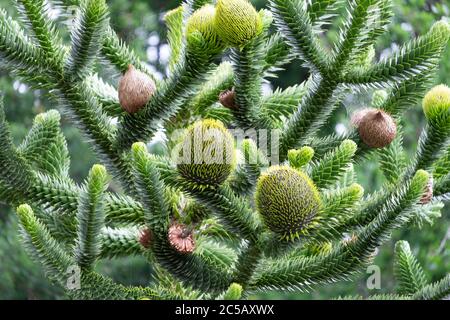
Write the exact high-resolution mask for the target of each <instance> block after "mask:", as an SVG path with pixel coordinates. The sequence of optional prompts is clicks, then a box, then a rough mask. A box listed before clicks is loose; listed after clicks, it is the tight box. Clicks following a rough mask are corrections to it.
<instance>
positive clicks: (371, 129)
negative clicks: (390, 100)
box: [355, 109, 397, 148]
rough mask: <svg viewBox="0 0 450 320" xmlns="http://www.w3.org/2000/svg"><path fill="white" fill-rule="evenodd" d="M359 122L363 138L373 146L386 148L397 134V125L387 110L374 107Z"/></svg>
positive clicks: (359, 130)
mask: <svg viewBox="0 0 450 320" xmlns="http://www.w3.org/2000/svg"><path fill="white" fill-rule="evenodd" d="M355 122H356V123H358V132H359V136H360V138H361V140H362V141H363V142H364V143H365V144H366V145H368V146H369V147H371V148H384V147H385V146H387V145H389V144H390V143H391V142H392V140H394V138H395V136H396V135H397V125H396V124H395V121H394V119H393V118H392V117H391V116H390V115H389V114H387V113H386V112H384V111H382V110H379V109H374V110H368V111H367V112H366V113H365V114H364V115H363V116H362V117H361V119H360V120H359V121H355Z"/></svg>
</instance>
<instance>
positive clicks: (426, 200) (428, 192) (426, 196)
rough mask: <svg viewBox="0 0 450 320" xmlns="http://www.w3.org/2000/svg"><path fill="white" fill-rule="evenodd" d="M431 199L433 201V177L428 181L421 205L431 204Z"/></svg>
mask: <svg viewBox="0 0 450 320" xmlns="http://www.w3.org/2000/svg"><path fill="white" fill-rule="evenodd" d="M431 199H433V178H432V177H431V178H430V180H428V183H427V186H426V187H425V192H424V193H423V195H422V198H421V199H420V204H427V203H430V201H431Z"/></svg>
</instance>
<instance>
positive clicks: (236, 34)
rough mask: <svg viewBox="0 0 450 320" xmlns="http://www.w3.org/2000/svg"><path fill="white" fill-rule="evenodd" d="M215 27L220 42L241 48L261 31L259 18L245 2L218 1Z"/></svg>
mask: <svg viewBox="0 0 450 320" xmlns="http://www.w3.org/2000/svg"><path fill="white" fill-rule="evenodd" d="M214 22H215V26H216V30H217V33H218V34H219V35H220V37H221V38H222V40H223V41H224V42H225V43H227V44H229V45H231V46H234V47H241V46H243V45H245V44H246V43H247V42H248V41H250V40H252V39H253V38H254V37H255V36H257V35H258V34H259V33H260V32H261V30H262V21H261V16H260V15H259V14H258V12H256V10H255V8H254V7H253V6H252V5H251V4H250V2H248V1H247V0H218V1H217V6H216V16H215V20H214Z"/></svg>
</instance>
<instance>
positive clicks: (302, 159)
mask: <svg viewBox="0 0 450 320" xmlns="http://www.w3.org/2000/svg"><path fill="white" fill-rule="evenodd" d="M313 157H314V149H313V148H311V147H308V146H304V147H301V148H300V149H292V150H289V152H288V160H289V165H290V166H291V167H293V168H296V169H301V168H302V167H303V166H305V165H307V164H308V163H309V162H310V161H311V159H312V158H313Z"/></svg>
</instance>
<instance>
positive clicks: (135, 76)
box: [119, 65, 156, 113]
mask: <svg viewBox="0 0 450 320" xmlns="http://www.w3.org/2000/svg"><path fill="white" fill-rule="evenodd" d="M155 90H156V86H155V83H154V82H153V80H152V79H151V78H150V77H149V76H148V75H146V74H145V73H143V72H141V71H139V70H136V69H135V68H134V67H133V66H132V65H129V66H128V70H127V71H126V72H125V74H124V75H123V77H122V78H121V79H120V81H119V102H120V105H121V106H122V109H124V110H125V111H127V112H128V113H134V112H137V111H139V110H140V109H141V108H142V107H144V106H145V105H146V104H147V102H148V101H149V100H150V98H151V97H152V95H153V93H154V92H155Z"/></svg>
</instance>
